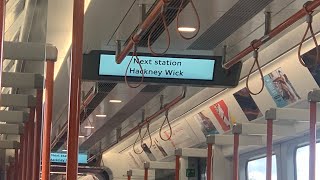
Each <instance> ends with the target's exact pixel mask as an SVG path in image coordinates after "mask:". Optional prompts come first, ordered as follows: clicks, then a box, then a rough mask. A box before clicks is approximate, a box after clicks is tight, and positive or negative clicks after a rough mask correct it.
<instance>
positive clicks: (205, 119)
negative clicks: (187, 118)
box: [193, 109, 219, 136]
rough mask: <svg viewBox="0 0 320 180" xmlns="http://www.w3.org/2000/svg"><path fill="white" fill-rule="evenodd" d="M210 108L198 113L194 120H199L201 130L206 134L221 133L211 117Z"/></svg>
mask: <svg viewBox="0 0 320 180" xmlns="http://www.w3.org/2000/svg"><path fill="white" fill-rule="evenodd" d="M211 113H212V112H210V110H209V109H207V110H203V111H201V112H199V113H197V114H196V115H194V116H193V118H194V120H195V121H196V122H197V124H198V125H199V126H200V128H201V131H202V133H203V135H204V136H207V135H210V134H219V132H218V130H217V129H216V127H215V126H214V124H213V121H214V120H213V118H212V117H210V114H211Z"/></svg>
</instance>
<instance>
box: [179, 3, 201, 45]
mask: <svg viewBox="0 0 320 180" xmlns="http://www.w3.org/2000/svg"><path fill="white" fill-rule="evenodd" d="M184 1H185V0H181V3H180V7H179V10H178V13H177V27H176V30H177V32H178V34H179V35H180V37H181V38H183V39H185V40H191V39H193V38H195V37H196V36H197V35H198V34H199V32H200V28H201V23H200V16H199V14H198V11H197V8H196V6H195V5H194V3H193V0H187V1H189V2H190V4H191V7H192V9H193V11H194V13H195V15H196V18H197V27H196V32H195V34H194V35H193V36H191V37H187V36H185V35H183V34H182V33H181V32H180V31H179V27H180V15H181V11H182V8H183V3H184Z"/></svg>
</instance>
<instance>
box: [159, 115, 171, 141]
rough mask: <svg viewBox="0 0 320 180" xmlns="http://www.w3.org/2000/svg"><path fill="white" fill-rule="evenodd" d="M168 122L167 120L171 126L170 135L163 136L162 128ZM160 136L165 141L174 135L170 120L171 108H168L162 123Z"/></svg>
mask: <svg viewBox="0 0 320 180" xmlns="http://www.w3.org/2000/svg"><path fill="white" fill-rule="evenodd" d="M166 122H167V124H168V126H169V136H168V137H167V138H164V137H162V129H163V127H164V125H165V123H166ZM159 136H160V138H161V139H162V140H163V141H169V140H170V139H171V137H172V127H171V124H170V121H169V110H166V113H165V119H164V121H163V122H162V125H161V127H160V130H159Z"/></svg>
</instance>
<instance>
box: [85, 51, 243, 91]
mask: <svg viewBox="0 0 320 180" xmlns="http://www.w3.org/2000/svg"><path fill="white" fill-rule="evenodd" d="M102 54H108V55H114V54H115V52H113V51H92V52H90V53H89V54H85V55H84V57H83V71H82V77H83V80H85V81H103V82H116V83H118V82H124V77H123V76H110V75H99V71H100V68H99V67H100V57H101V55H102ZM128 56H131V54H129V55H128ZM138 56H152V55H151V54H147V53H138ZM163 57H172V58H190V59H199V60H201V59H208V60H210V59H211V60H215V63H214V67H213V68H214V69H213V80H196V79H177V78H150V77H145V78H144V83H145V84H164V85H190V86H201V87H234V86H237V85H238V82H239V78H240V73H241V67H242V63H238V64H236V65H235V66H233V67H231V68H230V69H229V70H225V69H224V68H223V67H222V66H221V64H222V63H221V62H222V57H220V56H202V55H199V56H198V55H177V54H166V55H164V56H163ZM127 79H128V81H129V82H131V83H138V82H140V81H141V78H140V77H132V76H130V77H127Z"/></svg>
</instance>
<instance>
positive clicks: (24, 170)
mask: <svg viewBox="0 0 320 180" xmlns="http://www.w3.org/2000/svg"><path fill="white" fill-rule="evenodd" d="M29 117H30V116H29ZM29 121H30V118H29V119H28V122H26V123H25V127H24V133H23V134H24V135H23V136H24V141H23V160H22V180H26V176H27V168H28V167H27V157H28V149H29V146H28V145H29V144H28V143H29V142H28V141H29V136H28V132H29Z"/></svg>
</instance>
